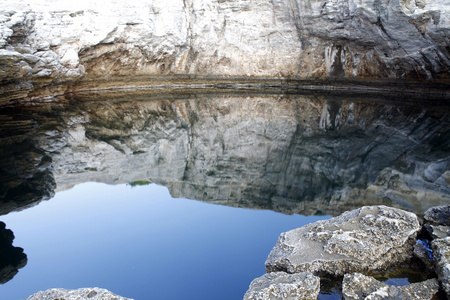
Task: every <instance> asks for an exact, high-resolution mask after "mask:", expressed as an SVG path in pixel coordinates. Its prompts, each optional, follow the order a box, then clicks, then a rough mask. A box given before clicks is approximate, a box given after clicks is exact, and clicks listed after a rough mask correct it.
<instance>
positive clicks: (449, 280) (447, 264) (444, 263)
mask: <svg viewBox="0 0 450 300" xmlns="http://www.w3.org/2000/svg"><path fill="white" fill-rule="evenodd" d="M431 247H432V248H433V255H434V258H435V260H436V262H435V263H436V273H437V275H438V278H439V281H440V282H441V284H442V287H443V288H444V290H445V292H446V293H447V298H449V299H450V237H446V238H443V239H437V240H434V241H433V242H432V243H431Z"/></svg>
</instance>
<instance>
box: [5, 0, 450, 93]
mask: <svg viewBox="0 0 450 300" xmlns="http://www.w3.org/2000/svg"><path fill="white" fill-rule="evenodd" d="M0 10H1V11H0V83H1V90H0V92H1V94H2V98H3V101H6V100H8V99H16V98H23V97H27V96H39V95H45V94H52V93H53V94H54V93H57V92H63V91H65V90H67V88H68V87H70V86H73V85H74V83H75V82H78V81H79V80H81V79H84V80H85V81H86V80H87V81H92V80H94V79H104V78H114V77H117V76H139V75H141V76H142V75H177V74H178V75H179V74H189V75H193V76H200V75H201V76H247V77H248V76H251V77H264V78H346V79H355V78H358V79H384V80H392V79H405V78H407V79H411V78H416V79H421V80H423V79H433V80H441V79H444V80H448V78H449V74H450V71H449V70H450V54H449V49H450V42H449V36H450V17H449V16H450V7H449V5H448V3H447V1H446V0H417V1H410V0H399V1H388V0H365V1H353V0H350V1H347V0H305V1H299V0H271V1H269V0H257V1H249V0H239V1H236V0H228V1H224V0H153V1H147V0H146V1H139V2H133V3H129V2H123V1H69V0H60V1H51V0H43V1H33V0H24V1H20V2H18V1H15V0H4V1H3V2H2V7H1V8H0Z"/></svg>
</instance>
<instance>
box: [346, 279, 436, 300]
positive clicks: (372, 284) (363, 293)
mask: <svg viewBox="0 0 450 300" xmlns="http://www.w3.org/2000/svg"><path fill="white" fill-rule="evenodd" d="M438 291H439V283H438V281H437V280H436V279H429V280H426V281H423V282H417V283H412V284H409V285H406V286H392V285H387V284H384V283H382V282H380V281H378V280H376V279H375V278H373V277H370V276H365V275H363V274H360V273H353V274H346V275H345V276H344V281H343V283H342V294H343V298H344V299H349V300H362V299H404V300H409V299H432V298H433V296H434V295H435V294H437V292H438Z"/></svg>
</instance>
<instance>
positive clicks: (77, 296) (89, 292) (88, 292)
mask: <svg viewBox="0 0 450 300" xmlns="http://www.w3.org/2000/svg"><path fill="white" fill-rule="evenodd" d="M55 299H61V300H63V299H64V300H84V299H89V300H133V299H131V298H124V297H121V296H118V295H115V294H113V293H111V292H110V291H108V290H105V289H100V288H81V289H77V290H66V289H49V290H46V291H41V292H38V293H36V294H34V295H31V296H30V297H28V298H27V300H55Z"/></svg>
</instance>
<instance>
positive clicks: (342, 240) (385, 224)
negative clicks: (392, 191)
mask: <svg viewBox="0 0 450 300" xmlns="http://www.w3.org/2000/svg"><path fill="white" fill-rule="evenodd" d="M419 230H420V225H419V221H418V219H417V216H416V215H415V214H413V213H410V212H406V211H403V210H400V209H395V208H391V207H387V206H382V205H380V206H365V207H362V208H360V209H356V210H353V211H349V212H346V213H343V214H342V215H340V216H338V217H335V218H332V219H330V220H325V221H319V222H315V223H312V224H308V225H306V226H303V227H301V228H298V229H294V230H291V231H288V232H286V233H283V234H281V235H280V237H279V239H278V242H277V244H276V245H275V247H274V248H273V250H272V252H271V253H270V254H269V257H268V258H267V261H266V269H267V271H269V272H273V271H285V272H288V273H295V272H303V271H310V272H313V273H314V274H316V275H319V274H324V273H326V274H332V275H336V276H342V275H344V274H345V273H349V272H366V271H377V272H380V271H382V270H383V269H386V268H388V267H390V266H393V265H395V264H397V263H400V262H403V261H406V260H408V259H410V258H411V256H412V252H413V247H414V243H415V238H416V235H417V233H418V231H419Z"/></svg>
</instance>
